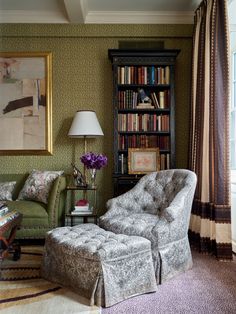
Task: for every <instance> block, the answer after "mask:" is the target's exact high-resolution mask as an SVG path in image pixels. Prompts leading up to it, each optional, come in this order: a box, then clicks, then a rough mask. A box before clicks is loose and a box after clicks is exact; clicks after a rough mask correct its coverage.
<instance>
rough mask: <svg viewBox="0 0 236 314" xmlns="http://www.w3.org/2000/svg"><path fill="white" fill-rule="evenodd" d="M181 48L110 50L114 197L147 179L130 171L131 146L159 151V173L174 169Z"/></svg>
mask: <svg viewBox="0 0 236 314" xmlns="http://www.w3.org/2000/svg"><path fill="white" fill-rule="evenodd" d="M179 52H180V50H177V49H176V50H166V49H163V50H149V49H144V50H136V49H109V50H108V56H109V59H110V60H111V63H112V71H113V112H114V148H113V149H114V173H113V180H114V195H120V194H122V193H124V192H126V191H128V190H129V189H130V188H132V187H133V186H134V185H135V184H136V183H137V181H138V180H139V179H140V177H141V176H142V175H133V174H129V173H128V149H129V148H143V149H145V148H155V147H158V148H159V150H160V169H161V170H162V169H170V168H175V91H174V88H175V86H174V71H175V63H176V58H177V55H178V53H179Z"/></svg>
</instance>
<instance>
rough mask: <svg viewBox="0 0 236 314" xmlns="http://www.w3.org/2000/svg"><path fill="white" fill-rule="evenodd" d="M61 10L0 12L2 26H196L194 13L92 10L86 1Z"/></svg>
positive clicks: (67, 1)
mask: <svg viewBox="0 0 236 314" xmlns="http://www.w3.org/2000/svg"><path fill="white" fill-rule="evenodd" d="M64 4H65V8H66V11H67V15H68V16H66V14H63V13H62V12H59V11H42V10H35V11H31V10H27V11H26V10H0V23H51V24H53V23H82V24H84V23H86V24H193V21H194V12H191V11H146V12H145V11H88V7H87V3H86V0H80V1H77V0H64Z"/></svg>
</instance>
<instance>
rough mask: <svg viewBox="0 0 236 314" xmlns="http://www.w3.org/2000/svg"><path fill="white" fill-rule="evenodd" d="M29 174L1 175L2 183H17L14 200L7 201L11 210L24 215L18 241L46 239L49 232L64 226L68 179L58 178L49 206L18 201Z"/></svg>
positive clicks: (50, 195)
mask: <svg viewBox="0 0 236 314" xmlns="http://www.w3.org/2000/svg"><path fill="white" fill-rule="evenodd" d="M27 177H28V174H0V182H9V181H16V185H15V188H14V191H13V200H12V201H7V205H8V208H9V209H15V210H17V211H19V212H20V213H22V214H23V219H22V224H21V228H20V230H18V231H17V233H16V239H44V238H45V234H46V232H47V231H49V230H51V229H53V228H55V227H58V226H62V225H63V224H64V208H65V188H66V177H65V176H60V177H58V178H57V179H56V180H55V181H54V183H53V186H52V188H51V191H50V194H49V200H48V203H47V204H44V203H40V202H36V201H29V200H17V197H18V194H19V192H20V190H21V189H22V187H23V186H24V183H25V180H26V179H27Z"/></svg>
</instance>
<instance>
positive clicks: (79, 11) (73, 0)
mask: <svg viewBox="0 0 236 314" xmlns="http://www.w3.org/2000/svg"><path fill="white" fill-rule="evenodd" d="M64 5H65V9H66V12H67V15H68V18H69V21H70V23H82V24H83V23H84V21H85V16H86V15H85V14H87V12H84V11H85V8H87V4H86V1H85V0H79V1H78V0H64Z"/></svg>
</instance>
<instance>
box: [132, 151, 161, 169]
mask: <svg viewBox="0 0 236 314" xmlns="http://www.w3.org/2000/svg"><path fill="white" fill-rule="evenodd" d="M159 170H160V150H159V148H158V147H157V148H129V149H128V173H129V174H146V173H150V172H155V171H159Z"/></svg>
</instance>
